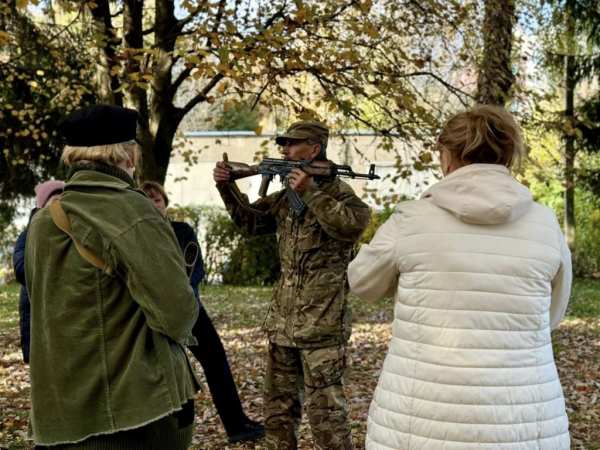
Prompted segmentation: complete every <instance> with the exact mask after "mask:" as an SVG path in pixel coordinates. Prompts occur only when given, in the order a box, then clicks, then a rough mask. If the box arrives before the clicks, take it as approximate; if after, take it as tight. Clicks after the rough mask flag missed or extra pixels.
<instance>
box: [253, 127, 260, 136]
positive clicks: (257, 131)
mask: <svg viewBox="0 0 600 450" xmlns="http://www.w3.org/2000/svg"><path fill="white" fill-rule="evenodd" d="M253 131H254V134H256V135H257V136H260V135H261V134H262V127H261V126H258V127H256V128H254V130H253Z"/></svg>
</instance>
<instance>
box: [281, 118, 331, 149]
mask: <svg viewBox="0 0 600 450" xmlns="http://www.w3.org/2000/svg"><path fill="white" fill-rule="evenodd" d="M328 138H329V128H327V127H326V126H325V125H323V124H322V123H319V122H311V121H308V120H303V121H302V122H295V123H293V124H291V125H290V127H289V128H288V130H287V132H286V133H285V134H282V135H279V136H277V137H276V138H275V142H277V144H279V145H282V146H283V145H285V143H286V141H287V140H288V139H312V140H313V141H317V142H318V143H319V144H321V145H323V146H325V147H326V146H327V139H328Z"/></svg>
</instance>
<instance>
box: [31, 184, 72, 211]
mask: <svg viewBox="0 0 600 450" xmlns="http://www.w3.org/2000/svg"><path fill="white" fill-rule="evenodd" d="M64 188H65V183H63V182H62V181H55V180H52V181H46V182H45V183H42V184H38V185H37V186H36V187H35V199H36V201H37V207H38V208H43V207H44V204H45V203H46V202H47V201H48V199H49V198H50V197H51V196H52V194H54V193H57V192H56V191H59V192H62V190H63V189H64Z"/></svg>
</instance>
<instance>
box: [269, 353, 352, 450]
mask: <svg viewBox="0 0 600 450" xmlns="http://www.w3.org/2000/svg"><path fill="white" fill-rule="evenodd" d="M345 353H346V347H345V345H337V346H333V347H324V348H309V349H299V348H294V347H284V346H281V345H277V344H274V343H272V342H270V343H269V352H268V357H267V373H266V376H265V386H264V391H263V407H264V413H265V414H264V415H265V428H266V433H267V449H269V450H275V449H277V450H296V448H297V435H298V426H299V425H300V419H301V414H302V403H305V406H306V412H307V415H308V421H309V423H310V429H311V432H312V436H313V440H314V444H315V447H314V448H315V449H317V450H352V449H353V448H354V447H353V444H352V428H351V426H350V420H349V418H348V409H347V407H346V394H345V393H344V386H343V383H342V375H343V374H344V370H345V369H346V355H345Z"/></svg>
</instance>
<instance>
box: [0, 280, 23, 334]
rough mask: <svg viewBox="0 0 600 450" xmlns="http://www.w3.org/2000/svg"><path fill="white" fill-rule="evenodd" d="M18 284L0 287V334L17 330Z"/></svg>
mask: <svg viewBox="0 0 600 450" xmlns="http://www.w3.org/2000/svg"><path fill="white" fill-rule="evenodd" d="M20 292H21V285H20V284H10V285H8V286H0V332H6V331H9V330H12V329H15V331H16V330H17V329H18V328H19V314H18V313H17V314H15V312H16V311H19V293H20Z"/></svg>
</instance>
